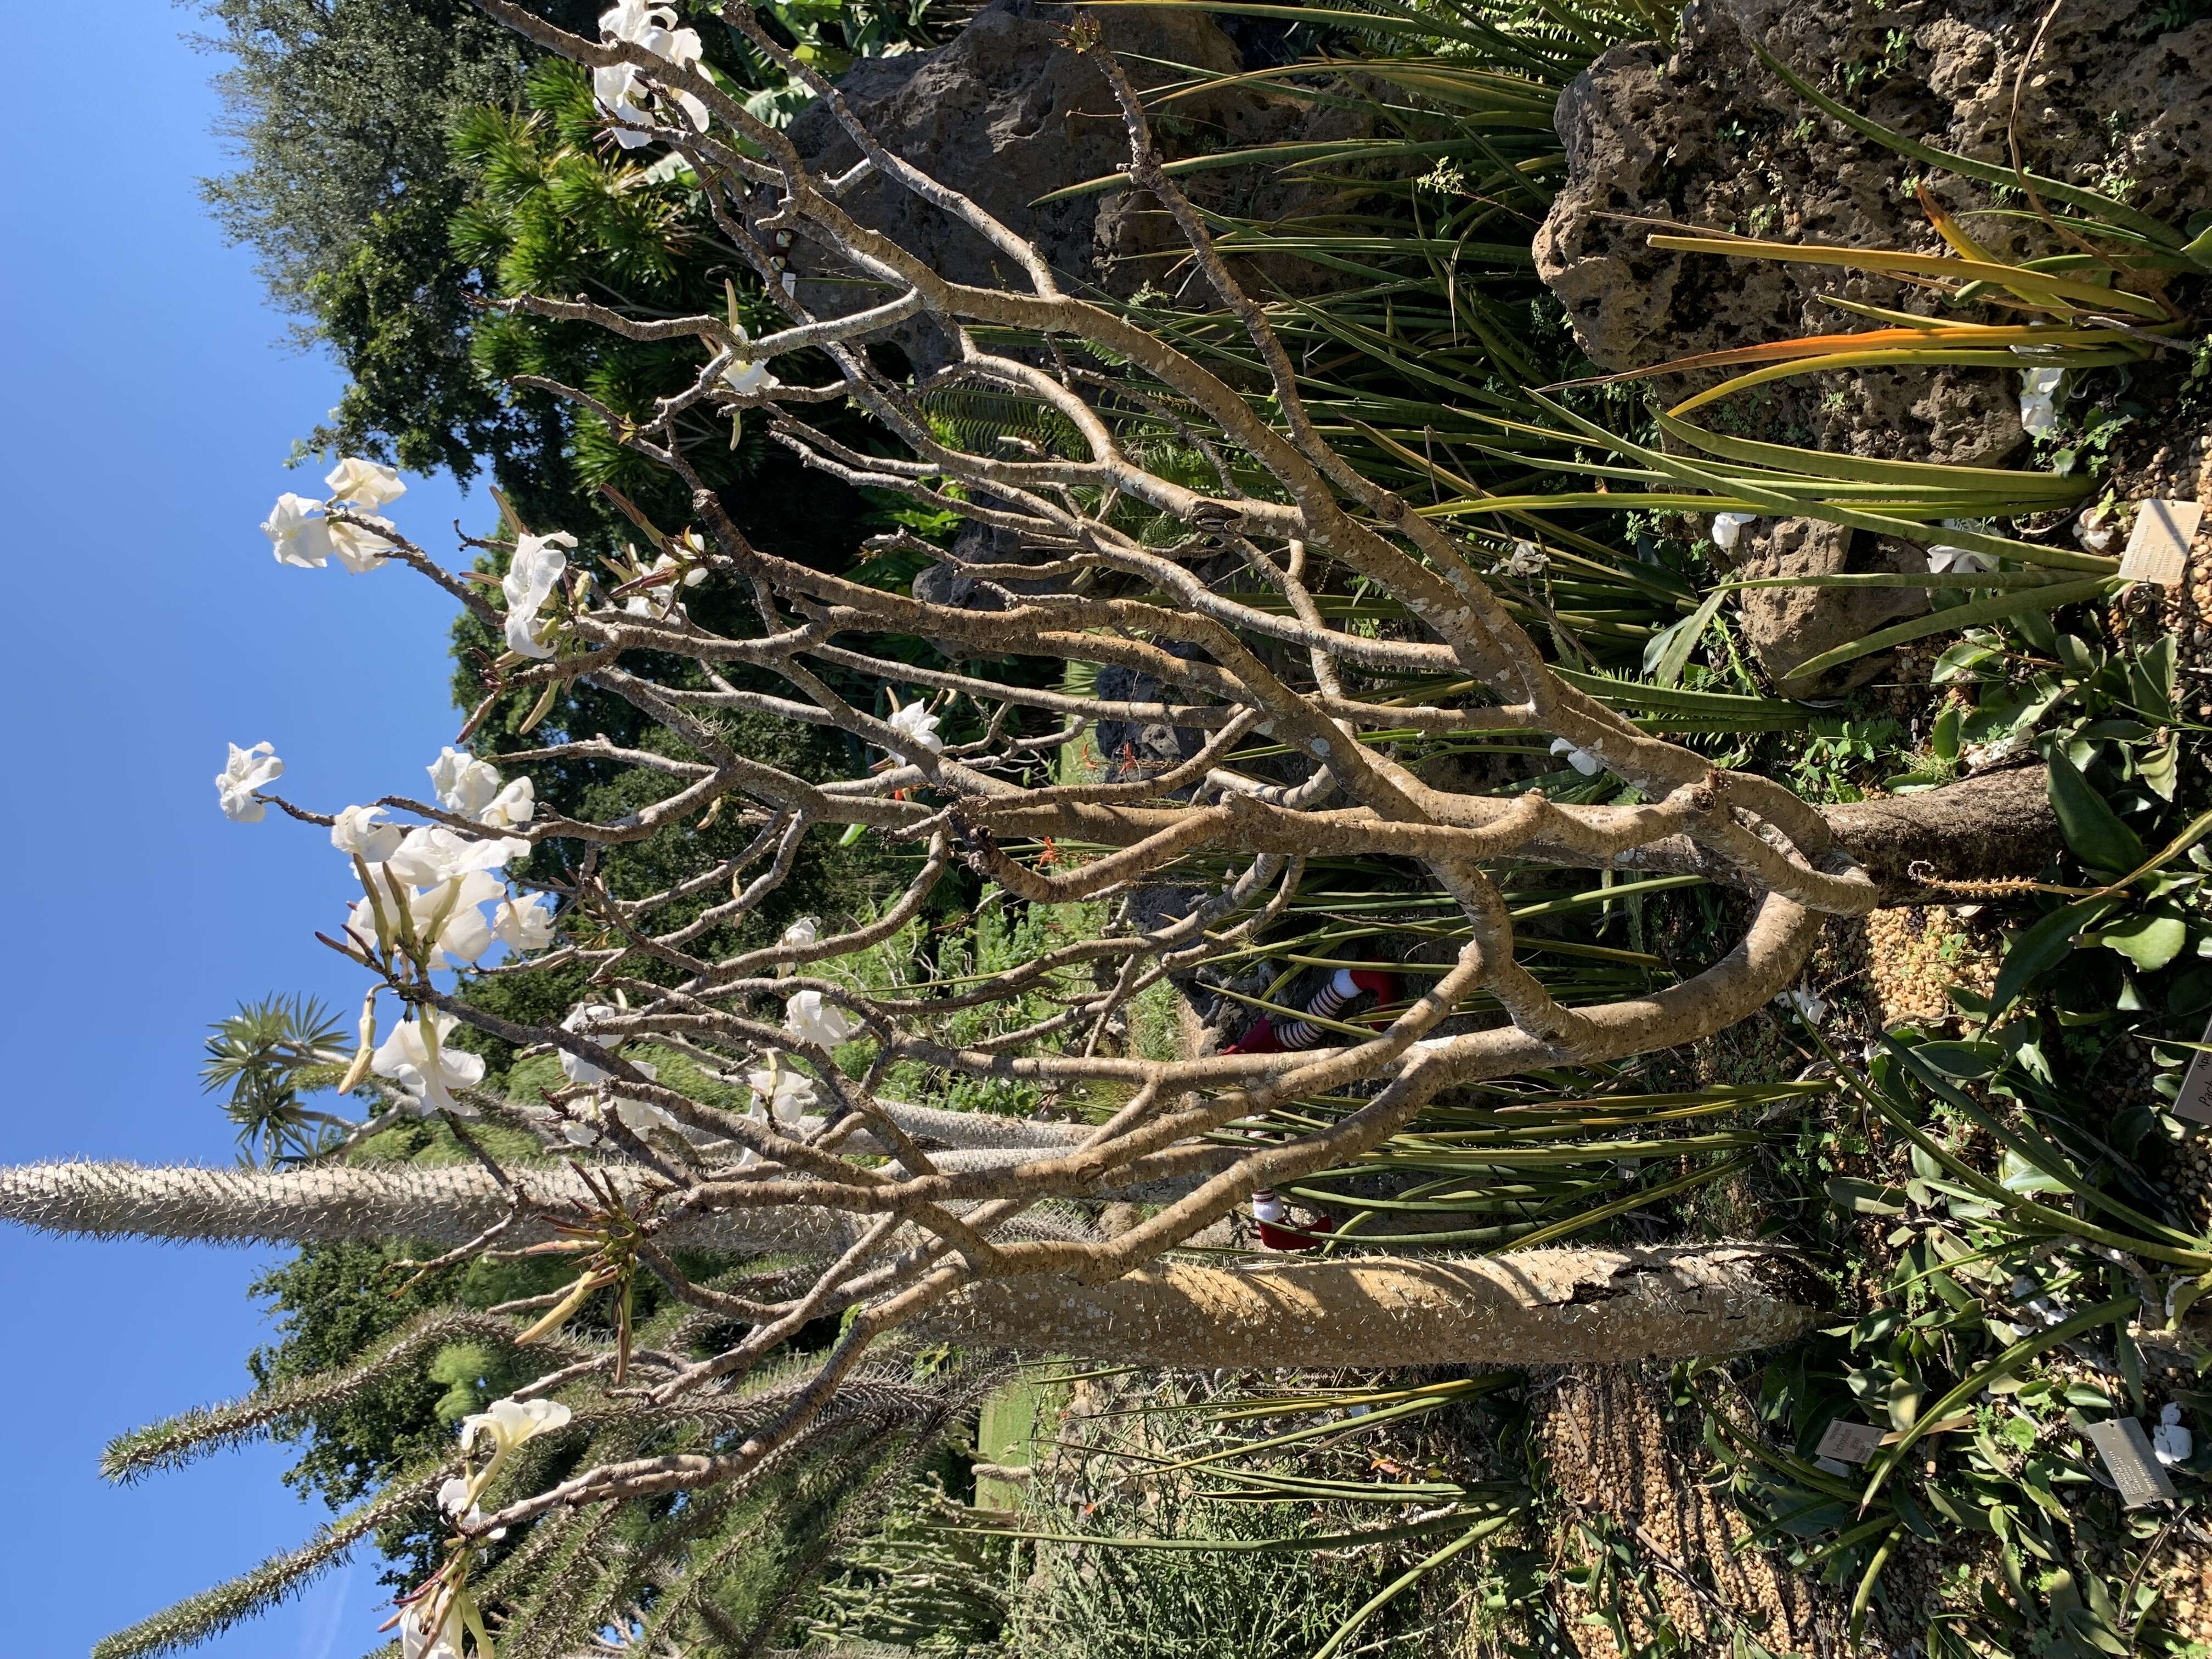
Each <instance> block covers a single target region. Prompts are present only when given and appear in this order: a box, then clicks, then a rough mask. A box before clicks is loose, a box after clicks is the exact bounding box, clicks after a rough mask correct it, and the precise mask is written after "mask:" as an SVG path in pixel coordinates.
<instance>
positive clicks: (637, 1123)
mask: <svg viewBox="0 0 2212 1659" xmlns="http://www.w3.org/2000/svg"><path fill="white" fill-rule="evenodd" d="M632 1063H633V1064H635V1061H633V1062H632ZM650 1069H651V1068H650V1067H649V1066H638V1070H640V1071H641V1072H642V1071H648V1070H650ZM608 1104H610V1105H611V1106H612V1107H613V1108H614V1109H615V1115H616V1116H617V1117H618V1118H620V1119H621V1120H622V1121H623V1127H624V1128H626V1129H628V1130H629V1132H630V1133H632V1134H634V1135H636V1136H638V1137H640V1138H641V1139H642V1138H643V1136H644V1134H645V1132H646V1131H647V1130H648V1129H662V1130H665V1131H666V1132H667V1133H670V1134H672V1135H681V1134H682V1133H684V1126H683V1125H682V1124H680V1123H678V1121H676V1120H675V1119H674V1118H673V1117H671V1116H670V1115H668V1114H667V1113H666V1112H665V1111H663V1110H662V1109H660V1108H659V1107H658V1106H655V1105H653V1104H652V1103H650V1102H648V1101H643V1100H619V1099H617V1100H613V1101H610V1102H609V1103H608Z"/></svg>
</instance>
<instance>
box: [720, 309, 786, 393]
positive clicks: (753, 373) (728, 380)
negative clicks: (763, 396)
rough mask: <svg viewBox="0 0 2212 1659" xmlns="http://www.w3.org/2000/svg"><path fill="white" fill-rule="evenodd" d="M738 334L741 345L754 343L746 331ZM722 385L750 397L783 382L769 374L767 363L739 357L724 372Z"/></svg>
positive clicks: (740, 329)
mask: <svg viewBox="0 0 2212 1659" xmlns="http://www.w3.org/2000/svg"><path fill="white" fill-rule="evenodd" d="M732 326H735V325H732ZM737 333H738V344H739V345H750V344H751V343H752V337H751V336H750V335H749V334H747V333H746V332H745V331H744V329H742V328H739V329H738V331H737ZM722 384H723V385H724V386H727V387H729V389H730V390H731V391H732V392H737V393H738V395H739V396H741V397H748V396H750V395H751V394H752V393H753V392H761V391H765V390H766V389H768V388H769V387H771V386H781V385H782V384H783V382H782V381H781V380H777V379H776V378H775V375H773V374H769V368H768V364H767V363H766V362H753V361H752V360H751V359H750V358H747V357H737V358H733V359H732V361H731V363H730V366H729V367H728V368H726V369H724V370H723V371H722Z"/></svg>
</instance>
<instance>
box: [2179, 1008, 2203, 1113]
mask: <svg viewBox="0 0 2212 1659" xmlns="http://www.w3.org/2000/svg"><path fill="white" fill-rule="evenodd" d="M2198 1041H2199V1042H2203V1043H2206V1044H2208V1045H2212V1024H2208V1025H2207V1026H2205V1028H2204V1035H2203V1036H2202V1037H2201V1038H2199V1039H2198ZM2173 1115H2174V1116H2176V1117H2185V1118H2187V1119H2188V1120H2189V1121H2191V1122H2192V1123H2212V1054H2208V1053H2207V1052H2206V1051H2205V1050H2204V1049H2203V1048H2199V1049H2197V1052H2196V1053H2195V1054H2191V1055H2190V1057H2189V1069H2188V1070H2187V1071H2185V1072H2184V1073H2182V1074H2181V1092H2180V1093H2179V1094H2178V1095H2176V1096H2174V1097H2173Z"/></svg>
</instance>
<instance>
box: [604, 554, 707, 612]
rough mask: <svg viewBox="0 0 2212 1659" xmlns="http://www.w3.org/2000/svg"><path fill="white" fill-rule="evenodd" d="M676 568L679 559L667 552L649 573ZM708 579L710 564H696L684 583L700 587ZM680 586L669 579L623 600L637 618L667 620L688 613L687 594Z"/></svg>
mask: <svg viewBox="0 0 2212 1659" xmlns="http://www.w3.org/2000/svg"><path fill="white" fill-rule="evenodd" d="M674 568H676V560H675V559H674V558H673V557H672V556H670V555H668V554H666V553H664V554H662V555H661V556H659V558H657V559H655V560H654V561H653V564H652V568H650V569H648V570H647V572H646V574H647V575H649V576H657V575H659V574H660V573H661V572H662V571H664V570H673V569H674ZM705 580H707V568H706V566H704V565H696V566H694V567H693V568H690V569H689V570H687V571H685V572H684V580H683V582H682V584H681V586H684V587H696V586H699V584H700V583H701V582H703V581H705ZM677 589H678V583H676V582H675V581H672V580H671V581H665V582H662V583H660V584H659V585H658V586H653V587H648V588H647V589H646V590H645V592H642V593H633V594H631V595H630V596H629V599H625V600H623V610H624V611H628V612H629V614H630V615H631V616H633V617H657V618H658V619H659V620H660V621H662V622H665V621H667V620H668V619H669V618H670V617H679V616H682V615H683V614H684V606H683V604H682V599H683V595H682V594H680V593H679V592H678V591H677Z"/></svg>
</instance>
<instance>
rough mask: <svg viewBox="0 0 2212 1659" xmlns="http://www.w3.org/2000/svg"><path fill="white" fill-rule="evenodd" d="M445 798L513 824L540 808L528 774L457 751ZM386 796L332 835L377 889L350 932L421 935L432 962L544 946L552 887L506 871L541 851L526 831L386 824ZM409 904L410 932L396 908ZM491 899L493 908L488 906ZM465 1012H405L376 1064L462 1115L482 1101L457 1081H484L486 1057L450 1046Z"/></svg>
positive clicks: (422, 1103)
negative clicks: (511, 775)
mask: <svg viewBox="0 0 2212 1659" xmlns="http://www.w3.org/2000/svg"><path fill="white" fill-rule="evenodd" d="M429 772H430V781H431V785H432V787H434V788H435V790H436V792H437V796H438V804H439V805H441V806H442V807H444V808H445V809H446V810H447V811H449V812H453V813H457V814H459V816H461V817H465V818H468V819H470V820H471V821H472V822H474V823H478V824H481V825H483V827H484V828H485V829H493V830H505V829H515V828H517V827H518V826H520V825H522V824H526V823H529V822H530V820H531V819H532V817H534V816H536V813H537V810H538V803H537V798H536V793H535V790H534V788H533V787H532V783H531V781H530V780H529V779H528V778H517V779H515V780H513V781H512V782H508V781H504V780H502V779H501V776H500V775H499V771H498V769H496V768H495V767H493V766H492V765H490V764H489V763H488V762H484V761H480V760H477V759H475V758H473V757H471V756H469V755H466V754H464V753H463V752H461V750H458V749H447V750H445V751H444V752H443V753H442V754H441V755H440V756H439V757H438V758H437V759H436V760H435V762H433V763H431V766H430V768H429ZM383 817H384V809H383V808H382V807H380V806H349V807H347V808H346V809H345V810H344V811H342V812H340V813H339V814H338V815H337V818H336V820H335V821H334V822H333V823H331V846H333V847H335V848H337V849H338V851H340V852H341V853H343V854H346V855H347V856H348V857H349V858H352V859H355V860H358V861H359V863H360V866H361V867H362V870H364V871H365V872H367V875H368V890H366V891H365V892H364V893H363V894H362V896H361V897H360V898H359V899H357V900H356V901H355V902H354V905H353V908H351V910H349V912H348V913H347V915H346V931H347V933H349V934H350V935H351V936H352V937H353V938H354V939H355V940H356V942H357V943H358V944H360V945H362V947H363V948H364V949H368V948H374V949H375V950H377V951H384V952H389V951H392V949H393V948H394V946H395V945H397V944H398V942H399V941H400V939H401V938H402V937H403V933H411V934H412V936H413V938H414V939H415V941H416V944H417V945H419V946H420V948H421V950H422V952H423V954H424V955H425V957H428V958H429V960H426V961H425V962H424V963H423V964H422V965H423V966H424V967H425V968H428V967H430V966H432V965H434V964H435V963H437V962H442V963H444V964H445V965H447V966H448V967H458V966H459V965H460V964H461V963H473V962H476V961H477V959H478V958H480V957H482V956H483V953H484V952H485V951H488V950H489V949H490V948H491V946H492V944H493V942H494V941H495V940H496V941H498V942H499V943H501V944H502V945H506V946H507V949H508V950H510V951H518V952H520V951H538V950H543V949H544V947H545V946H546V945H549V944H550V943H551V942H552V939H553V908H552V906H551V904H550V903H549V902H548V901H547V900H546V898H545V897H544V895H543V894H538V893H532V894H530V895H528V896H520V897H519V896H516V895H515V894H513V893H512V892H510V891H509V890H507V884H506V883H505V882H504V881H502V880H501V879H500V878H499V875H498V873H497V872H499V870H500V869H501V867H502V866H505V865H507V863H509V862H510V861H512V860H515V859H518V858H520V857H522V856H524V855H525V854H527V853H528V852H529V851H530V843H529V842H527V841H526V840H525V839H523V838H522V837H521V836H508V835H495V836H487V837H483V838H474V837H471V836H464V835H463V834H461V833H460V831H459V830H457V829H451V828H449V827H447V825H445V824H442V823H434V824H424V825H422V826H420V827H418V828H416V829H403V828H402V827H401V826H400V825H398V824H396V823H384V822H383V821H382V820H383ZM403 902H404V907H405V912H406V923H405V927H404V930H403V928H402V927H401V924H400V920H399V918H398V916H396V915H394V914H393V911H394V908H395V907H397V906H399V905H400V904H402V903H403ZM486 904H490V905H491V906H492V907H493V908H492V910H491V913H490V914H489V915H486V914H485V911H484V909H483V907H484V906H485V905H486ZM453 1024H454V1022H453V1016H452V1015H450V1014H445V1013H441V1012H437V1011H436V1010H425V1011H423V1012H422V1013H420V1014H418V1015H417V1016H416V1018H412V1019H409V1020H405V1021H403V1022H402V1023H401V1024H399V1025H398V1027H397V1028H396V1029H395V1030H393V1031H392V1034H391V1036H388V1037H386V1039H385V1041H384V1042H382V1043H381V1044H380V1045H379V1047H378V1048H377V1050H376V1053H375V1054H374V1057H373V1058H372V1060H371V1062H370V1064H371V1068H372V1069H373V1070H374V1072H375V1073H376V1074H377V1075H378V1076H379V1077H381V1078H386V1079H390V1080H391V1081H392V1082H394V1083H396V1084H398V1085H399V1086H400V1088H401V1089H402V1090H404V1091H405V1092H406V1093H407V1094H408V1095H410V1097H413V1099H414V1102H415V1106H416V1110H417V1111H420V1112H424V1113H428V1112H429V1111H431V1110H434V1109H435V1110H441V1111H448V1112H453V1113H455V1114H457V1115H461V1116H469V1115H473V1111H474V1109H473V1108H471V1107H470V1106H468V1105H466V1104H465V1103H462V1102H460V1101H459V1100H457V1099H456V1098H455V1097H454V1095H453V1091H454V1090H455V1089H457V1088H465V1087H468V1086H470V1085H473V1084H476V1083H478V1082H480V1081H482V1080H483V1071H484V1066H483V1060H481V1059H480V1058H478V1057H477V1055H475V1054H462V1053H460V1052H459V1051H457V1050H454V1049H453V1048H448V1047H447V1044H446V1041H445V1039H446V1036H447V1033H448V1032H450V1031H451V1030H453Z"/></svg>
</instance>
